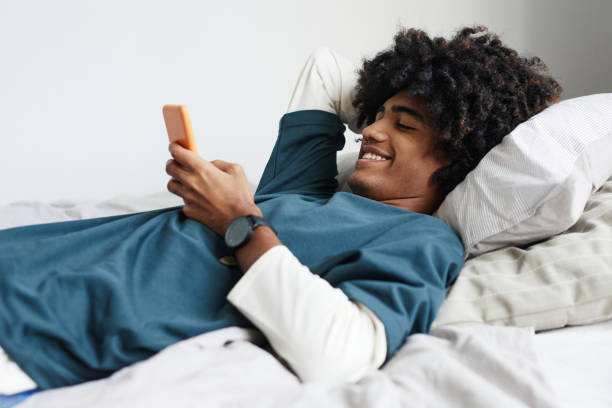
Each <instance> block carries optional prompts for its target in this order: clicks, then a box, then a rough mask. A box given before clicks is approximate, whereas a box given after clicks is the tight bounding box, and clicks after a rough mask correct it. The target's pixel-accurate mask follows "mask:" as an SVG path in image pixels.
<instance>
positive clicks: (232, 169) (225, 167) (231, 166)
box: [210, 160, 244, 174]
mask: <svg viewBox="0 0 612 408" xmlns="http://www.w3.org/2000/svg"><path fill="white" fill-rule="evenodd" d="M210 163H211V164H212V165H213V166H215V167H216V168H218V169H219V170H221V171H224V172H225V173H229V174H236V173H241V172H244V169H243V168H242V166H241V165H239V164H237V163H228V162H226V161H223V160H213V161H211V162H210Z"/></svg>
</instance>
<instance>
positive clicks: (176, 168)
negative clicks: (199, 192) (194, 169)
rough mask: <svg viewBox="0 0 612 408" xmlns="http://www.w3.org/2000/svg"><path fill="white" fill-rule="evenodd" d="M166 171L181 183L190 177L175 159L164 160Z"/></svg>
mask: <svg viewBox="0 0 612 408" xmlns="http://www.w3.org/2000/svg"><path fill="white" fill-rule="evenodd" d="M166 173H167V174H168V175H169V176H172V177H174V178H175V179H177V180H178V181H180V182H181V183H183V184H187V183H188V182H189V180H190V179H191V173H190V172H189V171H187V170H185V169H184V168H183V167H182V166H181V165H180V164H179V163H178V162H177V161H176V160H173V159H170V160H168V161H167V162H166Z"/></svg>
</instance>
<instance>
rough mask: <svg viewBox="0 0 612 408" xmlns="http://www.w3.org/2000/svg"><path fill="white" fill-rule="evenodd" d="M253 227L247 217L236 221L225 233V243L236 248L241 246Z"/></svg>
mask: <svg viewBox="0 0 612 408" xmlns="http://www.w3.org/2000/svg"><path fill="white" fill-rule="evenodd" d="M250 231H251V225H250V223H249V220H248V219H247V217H240V218H237V219H235V220H234V221H233V222H232V223H231V224H230V226H229V227H228V228H227V231H225V243H226V244H227V245H228V246H229V247H231V248H235V247H237V246H238V245H240V244H241V243H242V242H243V241H244V240H245V239H246V238H247V236H248V235H249V232H250Z"/></svg>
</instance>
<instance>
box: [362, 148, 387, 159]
mask: <svg viewBox="0 0 612 408" xmlns="http://www.w3.org/2000/svg"><path fill="white" fill-rule="evenodd" d="M390 159H391V157H390V156H389V154H387V153H385V152H383V151H382V150H380V149H377V148H376V147H374V146H363V147H362V148H361V152H359V160H358V161H380V162H384V161H388V160H390Z"/></svg>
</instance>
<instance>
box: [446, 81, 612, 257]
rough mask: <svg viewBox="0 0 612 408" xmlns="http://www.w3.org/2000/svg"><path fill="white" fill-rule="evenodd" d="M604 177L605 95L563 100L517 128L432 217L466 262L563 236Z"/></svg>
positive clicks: (608, 102) (607, 161) (608, 154)
mask: <svg viewBox="0 0 612 408" xmlns="http://www.w3.org/2000/svg"><path fill="white" fill-rule="evenodd" d="M611 174H612V93H607V94H596V95H589V96H583V97H579V98H573V99H567V100H564V101H562V102H559V103H557V104H555V105H552V106H549V107H548V108H546V109H545V110H544V111H542V112H540V113H539V114H537V115H535V116H533V117H531V118H530V119H529V120H527V121H526V122H524V123H522V124H520V125H519V126H517V127H516V128H515V129H514V130H513V131H512V132H511V133H510V134H509V135H507V136H506V137H505V138H504V139H503V141H502V142H501V143H500V144H499V145H497V146H496V147H494V148H493V149H492V150H491V151H490V152H489V153H487V154H486V155H485V157H484V158H483V159H482V160H481V161H480V163H479V164H478V166H477V167H476V168H475V169H474V170H472V171H471V172H470V173H469V174H468V175H467V176H466V178H465V180H463V181H462V182H461V183H460V184H459V185H457V187H455V189H454V190H453V191H451V192H450V193H449V194H448V195H447V197H446V198H445V200H444V201H443V203H442V205H441V206H440V208H439V209H438V211H437V212H436V213H435V214H434V216H436V217H439V218H440V219H442V220H443V221H444V222H446V223H447V224H448V225H450V226H451V227H452V228H453V229H454V230H455V232H456V233H457V234H458V235H459V236H460V237H461V239H462V241H463V244H464V247H465V256H466V258H468V257H472V256H475V255H478V254H481V253H483V252H488V251H491V250H494V249H497V248H501V247H505V246H510V245H514V246H519V245H522V244H527V243H531V242H534V241H537V240H541V239H544V238H548V237H550V236H553V235H556V234H558V233H561V232H563V231H565V230H567V229H568V228H569V227H571V226H572V225H573V224H574V223H575V222H576V221H577V220H578V218H579V217H580V215H581V214H582V211H583V210H584V206H585V203H586V201H587V199H588V198H589V196H590V195H591V193H592V192H593V191H595V190H597V189H599V188H600V187H601V186H602V184H603V183H604V182H605V180H606V179H607V178H608V177H609V176H610V175H611Z"/></svg>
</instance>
